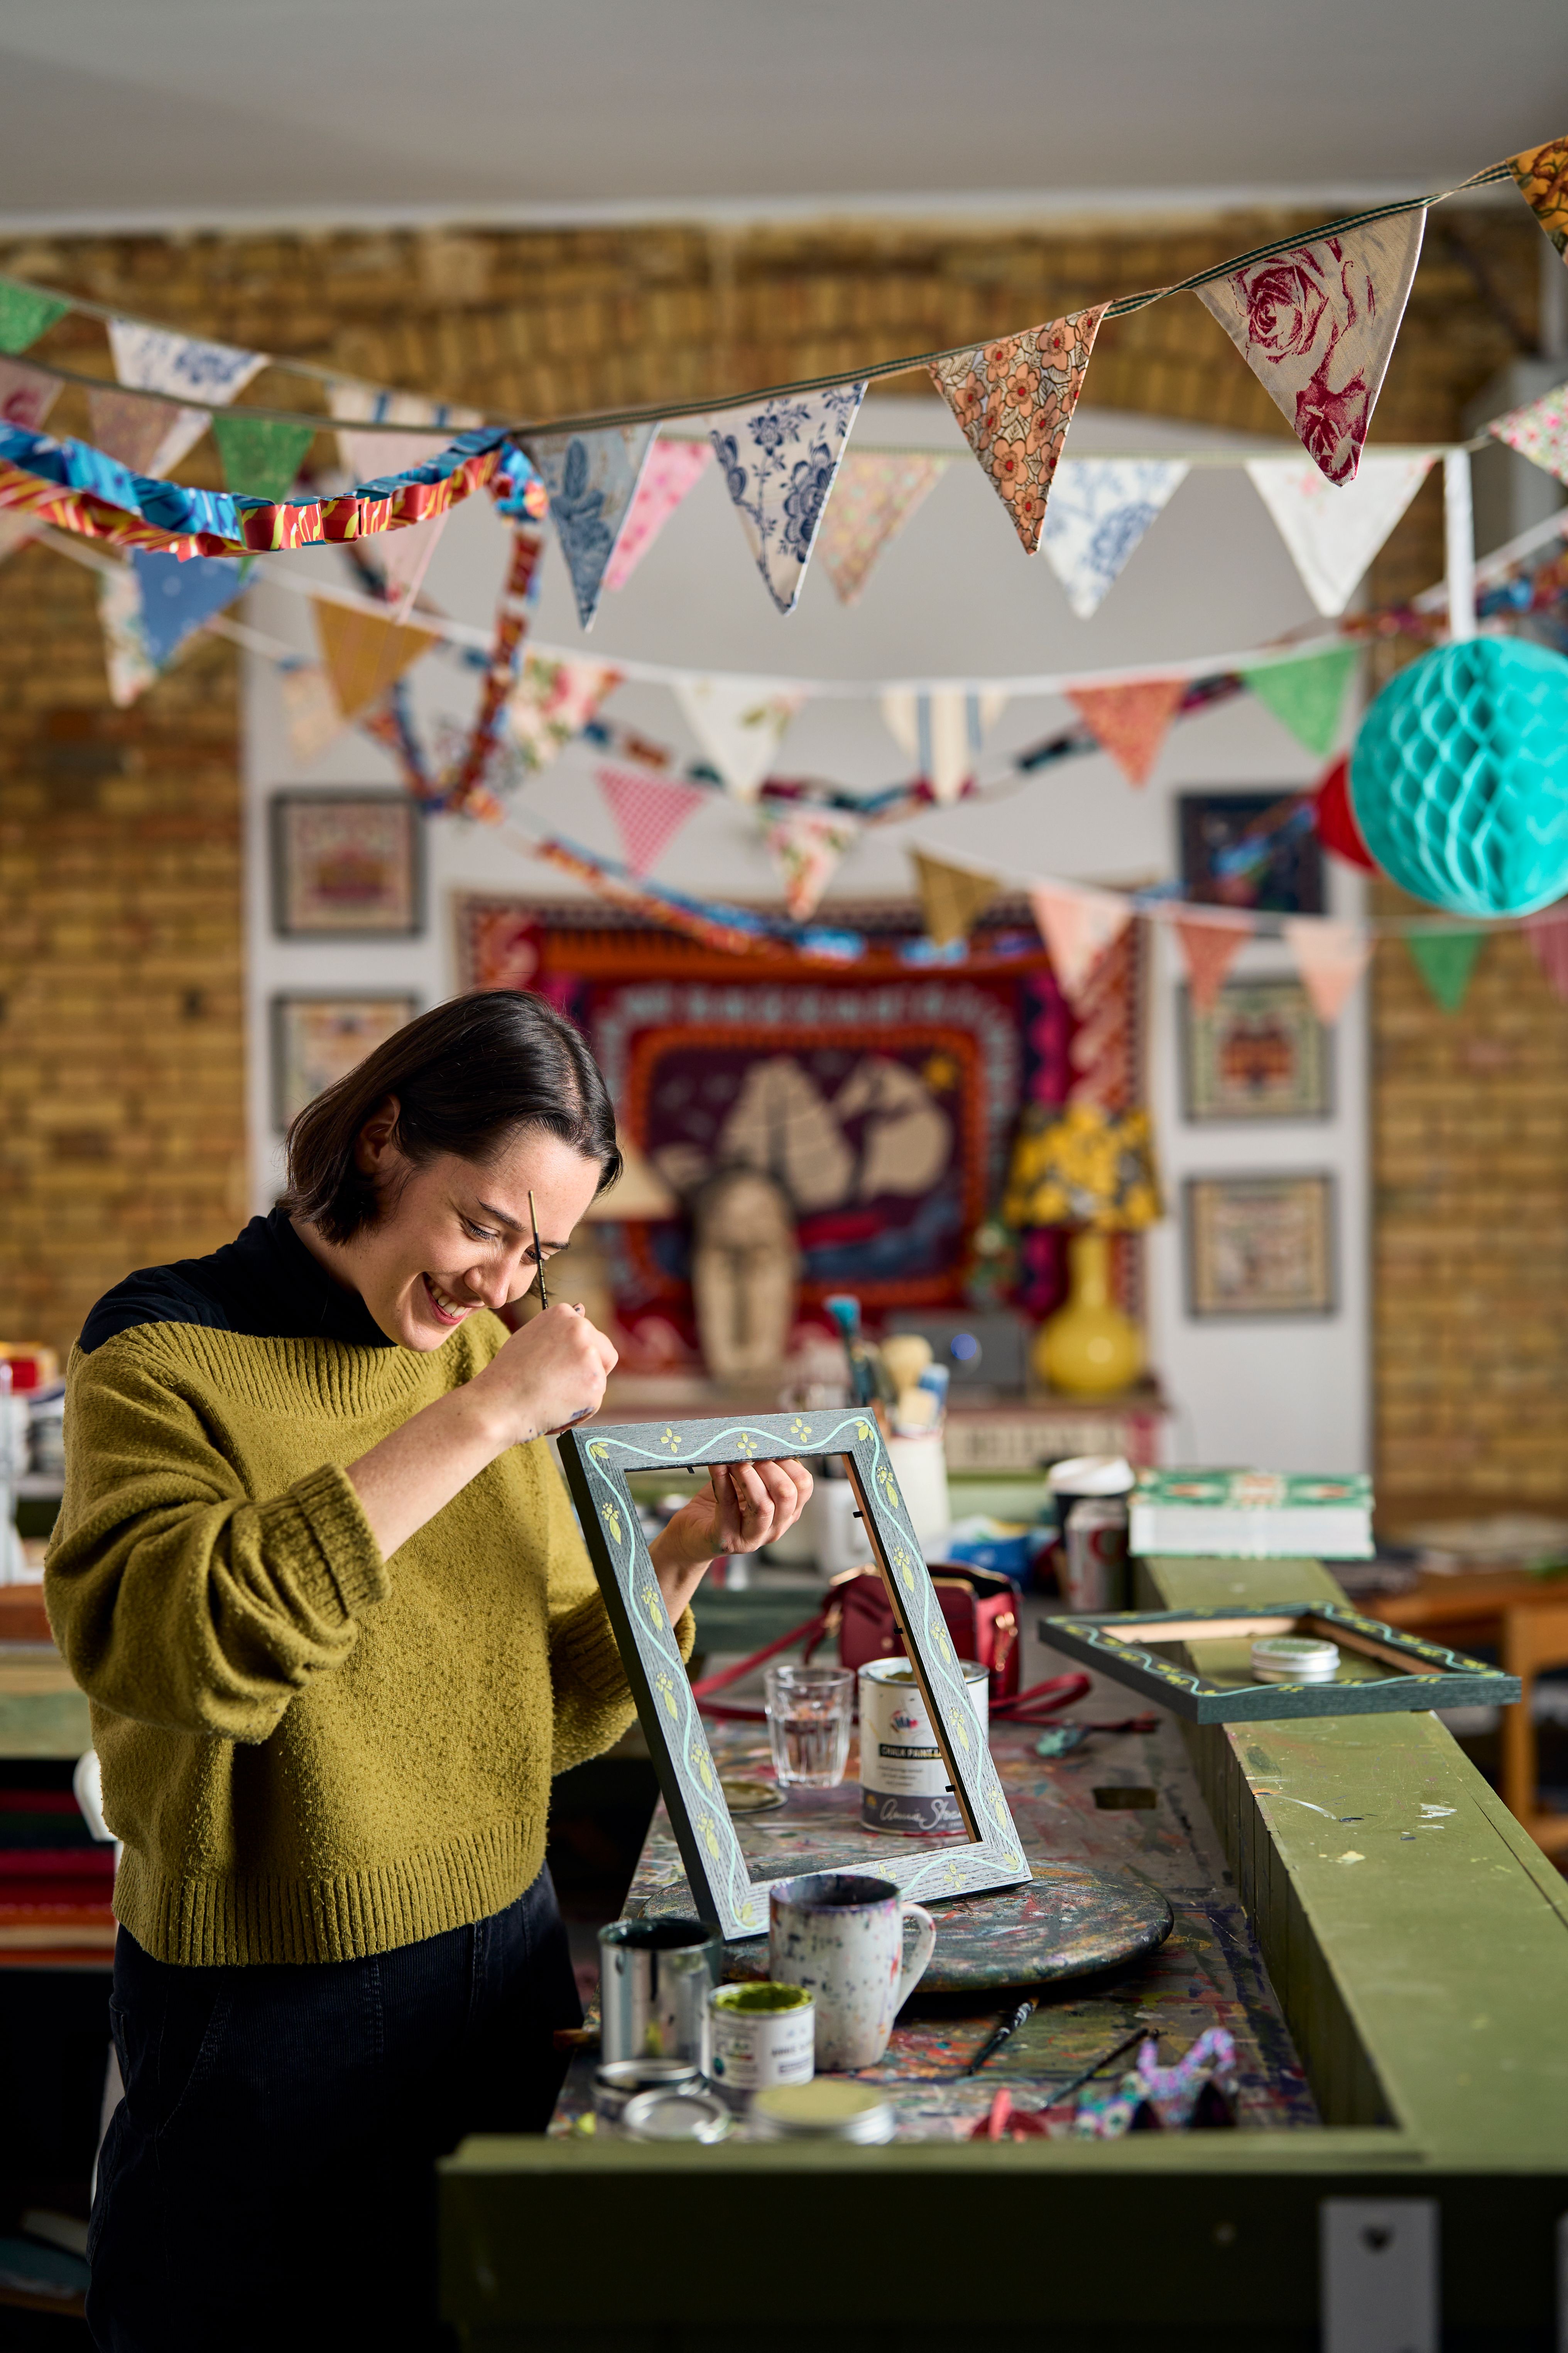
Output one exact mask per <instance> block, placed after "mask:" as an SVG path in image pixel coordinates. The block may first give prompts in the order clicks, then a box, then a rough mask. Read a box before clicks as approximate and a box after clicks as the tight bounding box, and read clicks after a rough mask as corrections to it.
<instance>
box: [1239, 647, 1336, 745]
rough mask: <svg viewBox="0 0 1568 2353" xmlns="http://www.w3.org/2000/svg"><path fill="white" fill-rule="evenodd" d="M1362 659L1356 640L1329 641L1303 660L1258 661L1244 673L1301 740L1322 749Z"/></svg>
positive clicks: (1330, 739)
mask: <svg viewBox="0 0 1568 2353" xmlns="http://www.w3.org/2000/svg"><path fill="white" fill-rule="evenodd" d="M1359 659H1360V651H1359V649H1358V648H1357V647H1355V646H1331V647H1330V649H1329V650H1328V652H1327V653H1322V654H1306V655H1304V656H1303V657H1302V659H1300V661H1279V662H1259V663H1258V665H1257V667H1256V668H1255V669H1252V670H1243V671H1242V673H1241V675H1242V677H1243V678H1244V679H1245V680H1246V681H1247V685H1248V686H1249V687H1250V688H1251V690H1252V691H1253V693H1254V694H1255V695H1256V696H1257V697H1258V701H1259V702H1261V703H1263V704H1265V705H1266V706H1267V708H1268V710H1270V711H1271V712H1273V713H1274V716H1275V718H1276V719H1278V720H1279V724H1280V725H1281V726H1282V727H1288V728H1289V730H1290V733H1291V734H1292V735H1294V737H1295V738H1296V741H1297V742H1298V744H1305V745H1306V747H1307V749H1308V751H1309V752H1316V753H1318V754H1320V755H1321V754H1323V753H1326V752H1328V751H1329V750H1330V749H1331V747H1332V744H1333V741H1334V737H1335V736H1336V734H1337V733H1339V726H1340V719H1341V715H1342V712H1343V711H1344V707H1345V694H1346V691H1347V690H1348V689H1349V686H1350V682H1351V679H1352V675H1353V674H1354V670H1355V666H1356V663H1357V661H1358V660H1359Z"/></svg>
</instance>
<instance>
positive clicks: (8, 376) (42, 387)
mask: <svg viewBox="0 0 1568 2353" xmlns="http://www.w3.org/2000/svg"><path fill="white" fill-rule="evenodd" d="M59 396H60V382H59V378H58V376H53V375H45V374H44V372H43V370H42V369H41V368H34V367H29V366H28V365H27V364H26V361H25V360H5V359H0V418H4V420H5V423H6V424H7V425H20V426H23V427H26V430H27V432H29V433H41V432H42V431H43V429H44V420H45V418H46V417H47V416H48V413H49V411H50V409H51V408H52V407H53V406H54V405H55V403H56V401H57V400H58V398H59Z"/></svg>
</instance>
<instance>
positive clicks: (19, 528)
mask: <svg viewBox="0 0 1568 2353" xmlns="http://www.w3.org/2000/svg"><path fill="white" fill-rule="evenodd" d="M43 527H44V526H43V524H42V522H40V521H39V519H38V517H37V515H29V514H0V564H4V563H5V558H6V557H7V556H8V555H15V554H16V551H17V550H18V548H23V547H26V544H27V542H28V541H29V540H30V539H37V535H38V533H40V532H41V531H42V529H43Z"/></svg>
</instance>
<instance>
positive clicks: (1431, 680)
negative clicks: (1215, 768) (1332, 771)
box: [1351, 638, 1568, 915]
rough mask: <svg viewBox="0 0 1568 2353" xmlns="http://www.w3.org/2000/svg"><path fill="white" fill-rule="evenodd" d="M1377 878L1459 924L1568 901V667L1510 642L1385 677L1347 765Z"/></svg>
mask: <svg viewBox="0 0 1568 2353" xmlns="http://www.w3.org/2000/svg"><path fill="white" fill-rule="evenodd" d="M1351 801H1352V806H1353V807H1354V809H1355V814H1356V822H1357V823H1358V825H1359V826H1360V827H1361V829H1362V833H1363V837H1364V839H1365V841H1366V846H1367V848H1368V849H1370V850H1371V852H1372V854H1373V858H1375V859H1376V860H1377V862H1378V864H1379V865H1380V866H1381V867H1382V869H1383V871H1384V873H1385V874H1387V875H1388V876H1390V878H1391V879H1392V880H1393V881H1395V882H1397V883H1399V884H1400V885H1401V886H1402V888H1403V889H1405V890H1406V891H1408V892H1411V893H1412V895H1413V896H1414V897H1415V898H1417V899H1425V900H1426V902H1428V904H1430V905H1431V906H1434V907H1446V908H1447V909H1448V910H1449V911H1450V912H1451V913H1454V914H1456V915H1528V914H1530V913H1531V912H1532V911H1533V910H1534V909H1535V908H1537V907H1545V906H1549V905H1550V904H1551V902H1552V901H1553V900H1554V899H1560V898H1562V896H1563V892H1568V660H1564V659H1563V656H1562V655H1561V654H1555V653H1552V652H1550V651H1549V650H1548V649H1546V648H1545V647H1544V646H1536V645H1528V644H1525V643H1524V642H1522V641H1521V639H1519V638H1464V639H1462V640H1461V641H1460V642H1459V643H1458V645H1449V646H1439V647H1437V648H1436V649H1435V651H1433V652H1432V653H1429V654H1423V655H1422V657H1421V659H1420V660H1419V661H1415V662H1412V663H1411V665H1410V667H1409V669H1408V670H1401V671H1400V673H1399V675H1398V677H1397V678H1395V679H1393V680H1391V681H1390V682H1389V684H1388V685H1387V686H1385V687H1384V690H1383V692H1382V693H1381V694H1380V695H1379V696H1378V698H1377V701H1376V702H1374V703H1373V706H1372V709H1371V710H1370V711H1369V712H1367V715H1366V718H1365V720H1364V722H1363V725H1362V730H1361V733H1360V734H1359V735H1358V737H1357V738H1356V746H1355V754H1354V757H1353V759H1352V763H1351Z"/></svg>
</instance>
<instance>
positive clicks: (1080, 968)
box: [1029, 882, 1133, 1005]
mask: <svg viewBox="0 0 1568 2353" xmlns="http://www.w3.org/2000/svg"><path fill="white" fill-rule="evenodd" d="M1029 904H1030V906H1031V907H1032V908H1033V909H1034V913H1035V921H1036V923H1037V924H1038V926H1039V932H1040V937H1041V938H1042V939H1043V940H1044V942H1045V944H1046V946H1047V949H1048V950H1049V951H1050V958H1051V970H1052V971H1053V972H1054V973H1055V974H1056V976H1057V982H1058V987H1060V989H1061V992H1062V995H1063V996H1064V997H1066V998H1067V1000H1068V1004H1069V1005H1076V1004H1077V1003H1078V1001H1079V997H1080V995H1081V994H1082V991H1083V987H1084V984H1085V983H1086V982H1087V980H1088V979H1089V974H1090V973H1091V972H1092V971H1093V970H1094V968H1095V966H1096V965H1097V964H1098V963H1099V962H1100V957H1101V956H1102V955H1104V954H1105V952H1106V950H1107V948H1109V947H1113V946H1114V945H1115V944H1116V942H1117V941H1118V940H1119V939H1120V938H1121V934H1122V933H1123V932H1124V931H1125V930H1126V929H1127V926H1128V924H1129V923H1131V921H1132V913H1133V910H1132V902H1131V899H1125V898H1123V897H1121V895H1120V893H1119V892H1115V891H1096V890H1092V889H1089V888H1088V887H1085V886H1083V885H1079V884H1076V883H1074V884H1068V883H1064V882H1037V883H1036V884H1035V885H1034V886H1033V887H1032V889H1031V890H1030V892H1029Z"/></svg>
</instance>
